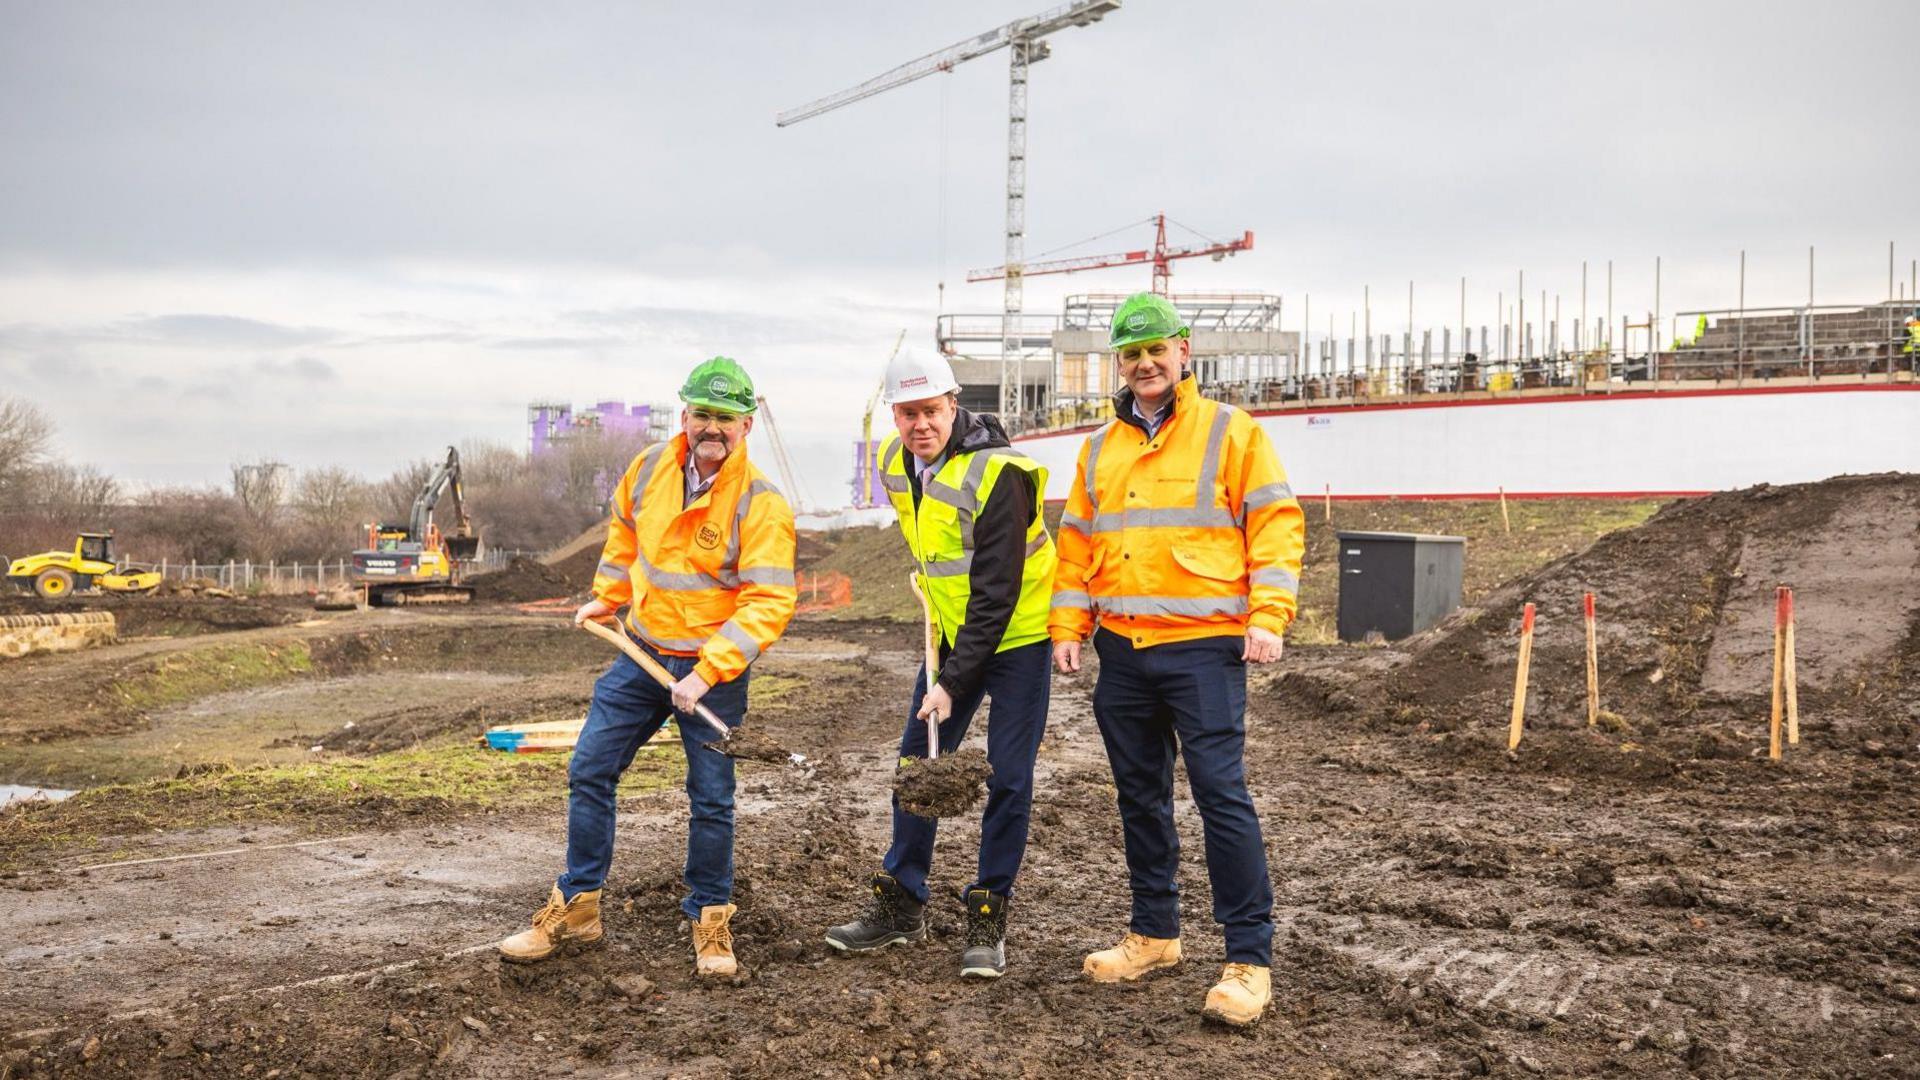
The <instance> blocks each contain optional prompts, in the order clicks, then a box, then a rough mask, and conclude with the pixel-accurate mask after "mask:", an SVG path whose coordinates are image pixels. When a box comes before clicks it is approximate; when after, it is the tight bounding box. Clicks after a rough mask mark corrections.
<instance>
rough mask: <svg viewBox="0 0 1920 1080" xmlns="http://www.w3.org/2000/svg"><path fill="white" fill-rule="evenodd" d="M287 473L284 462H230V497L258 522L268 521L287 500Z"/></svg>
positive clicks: (270, 521)
mask: <svg viewBox="0 0 1920 1080" xmlns="http://www.w3.org/2000/svg"><path fill="white" fill-rule="evenodd" d="M289 475H290V470H288V468H287V466H286V464H285V463H284V462H279V461H267V460H265V459H262V460H260V461H256V462H252V463H249V464H242V463H235V464H234V466H233V497H234V498H235V499H237V500H239V503H240V508H241V509H242V510H244V511H246V514H247V516H248V517H250V518H252V519H253V520H254V521H255V522H258V523H260V524H262V525H270V524H272V523H273V522H274V521H275V520H276V519H277V518H278V517H279V516H280V508H281V507H282V506H283V505H285V503H286V501H287V481H288V478H289Z"/></svg>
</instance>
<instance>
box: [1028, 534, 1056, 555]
mask: <svg viewBox="0 0 1920 1080" xmlns="http://www.w3.org/2000/svg"><path fill="white" fill-rule="evenodd" d="M1052 542H1053V537H1051V536H1048V535H1047V531H1046V530H1045V529H1042V530H1040V535H1039V536H1036V537H1034V538H1033V539H1031V540H1029V541H1027V558H1029V559H1031V558H1033V557H1034V556H1035V555H1038V554H1040V553H1041V552H1042V551H1044V550H1046V547H1047V545H1048V544H1050V543H1052Z"/></svg>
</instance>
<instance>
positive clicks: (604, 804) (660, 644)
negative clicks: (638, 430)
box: [500, 356, 797, 976]
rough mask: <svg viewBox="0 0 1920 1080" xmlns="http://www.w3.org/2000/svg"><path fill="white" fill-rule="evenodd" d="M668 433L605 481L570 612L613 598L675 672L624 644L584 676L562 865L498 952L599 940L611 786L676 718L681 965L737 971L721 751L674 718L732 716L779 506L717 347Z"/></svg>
mask: <svg viewBox="0 0 1920 1080" xmlns="http://www.w3.org/2000/svg"><path fill="white" fill-rule="evenodd" d="M680 400H681V401H683V402H685V403H686V409H685V410H684V411H683V412H682V413H681V425H682V431H681V433H680V434H679V435H677V436H675V437H674V438H673V439H672V440H671V441H669V442H666V443H661V444H656V445H654V446H650V447H648V448H647V449H646V450H644V451H642V452H641V453H640V455H639V456H638V457H636V458H635V459H634V461H633V464H632V465H630V466H628V467H627V472H626V475H625V476H623V477H622V478H621V480H620V486H619V488H618V489H617V490H616V491H615V492H614V497H613V516H612V520H611V522H610V523H609V525H608V528H607V545H606V548H605V549H604V550H603V551H602V552H601V555H600V567H599V570H598V572H597V573H595V575H594V579H593V599H592V600H589V601H588V602H587V603H586V604H585V605H583V606H582V607H581V608H580V610H579V611H578V612H576V613H575V621H576V622H582V621H585V620H587V619H605V618H607V617H609V616H612V615H614V614H615V613H616V612H617V611H618V610H619V609H620V608H622V607H627V608H628V612H627V616H626V628H627V630H628V632H629V633H631V634H632V635H633V636H634V637H635V638H637V639H638V640H639V642H640V644H641V646H642V647H643V648H645V649H646V650H647V651H648V652H649V653H651V654H652V655H653V657H654V659H656V660H658V661H659V662H660V663H661V665H662V666H663V667H665V668H666V669H667V670H668V671H669V672H671V673H672V674H673V676H674V677H675V678H676V679H677V680H678V682H676V683H675V684H674V686H673V688H672V690H671V691H669V690H668V689H667V688H665V687H663V686H661V685H660V684H659V683H657V682H655V681H654V679H653V677H652V676H650V675H648V674H647V673H646V672H645V671H643V670H641V668H640V666H639V665H638V664H636V663H634V662H633V660H632V659H630V658H628V657H627V656H625V655H624V654H623V655H622V656H620V658H619V659H617V660H615V661H614V664H613V667H612V668H611V669H610V670H608V672H607V673H606V674H605V675H603V676H601V677H600V681H599V682H597V683H596V684H594V689H593V705H592V707H591V708H590V709H589V710H588V712H587V722H586V726H585V727H584V728H582V729H581V732H580V738H579V741H578V742H577V743H576V744H575V745H574V750H573V760H572V762H571V764H570V765H569V767H568V770H567V783H568V792H569V794H568V809H567V870H566V873H564V874H562V875H560V879H559V881H557V882H556V883H555V884H554V887H553V892H552V895H551V897H550V898H549V899H548V901H547V905H546V906H545V907H544V908H541V909H540V911H539V912H538V913H537V914H536V915H534V917H533V926H532V927H531V928H530V929H528V930H525V931H523V932H521V933H519V934H516V935H514V936H513V937H510V938H508V939H507V940H505V941H503V942H501V943H500V952H501V955H502V956H503V957H504V958H505V959H508V960H514V961H521V962H527V961H534V960H544V959H546V958H547V957H549V956H552V955H554V953H556V952H558V951H559V950H560V949H561V948H562V947H563V946H565V945H567V944H570V943H582V944H585V943H591V942H595V941H598V940H599V939H600V936H601V928H600V889H601V886H602V885H603V884H604V883H605V881H606V876H607V865H608V863H609V862H610V861H611V860H612V858H613V817H614V813H613V805H614V788H615V786H616V785H617V784H619V782H620V775H621V773H623V772H625V771H626V768H627V766H628V765H630V764H632V763H633V756H634V754H635V752H636V751H638V750H639V748H640V747H642V746H644V745H646V743H647V740H648V739H651V738H652V737H653V735H654V733H655V732H656V731H658V730H660V726H661V725H662V724H664V723H665V722H666V720H667V717H668V716H670V715H673V714H675V713H676V712H677V713H678V714H679V715H680V720H681V722H680V724H679V728H680V741H681V743H682V744H683V745H684V747H685V750H686V755H687V799H688V802H689V804H690V810H691V816H690V820H689V822H688V825H687V864H686V884H687V896H686V898H685V899H683V900H682V901H681V904H680V908H681V911H682V912H683V913H685V915H686V917H687V919H688V921H689V922H690V923H691V926H692V937H693V949H694V968H695V971H696V972H698V973H699V974H701V975H721V976H724V975H732V974H733V973H734V972H735V971H737V970H738V963H737V961H736V960H735V958H734V955H733V935H732V931H731V929H730V927H729V921H730V920H731V919H732V917H733V913H734V910H735V907H734V905H733V904H732V903H731V902H730V901H731V898H732V892H733V759H732V758H729V757H727V756H725V755H724V754H718V753H714V752H713V751H711V750H707V749H704V748H703V744H705V743H707V742H709V741H711V740H713V739H715V738H717V737H718V736H717V733H715V732H714V731H713V730H712V729H711V728H709V727H708V726H707V725H706V724H704V723H701V722H700V721H698V720H693V719H690V718H689V716H688V715H687V714H688V713H690V712H691V710H692V709H693V707H694V706H695V705H696V704H704V705H706V706H707V707H708V708H709V709H712V710H713V712H714V713H715V714H716V715H718V716H719V717H720V719H722V720H724V721H725V722H726V723H727V724H728V725H729V726H737V725H738V724H739V723H740V722H741V720H743V719H744V718H745V716H746V710H747V682H748V670H749V667H750V665H752V663H753V661H754V658H755V657H757V656H759V655H760V653H761V652H762V651H763V650H765V649H766V648H767V647H768V646H770V645H772V644H773V643H774V641H775V640H776V639H778V638H779V637H780V634H781V633H782V632H783V631H784V630H786V628H787V622H788V620H789V619H791V618H792V617H793V608H794V604H795V602H796V600H797V593H796V592H795V589H794V580H793V548H794V537H793V511H792V510H791V509H790V508H789V507H788V506H787V501H786V500H785V499H784V498H782V497H781V496H780V492H779V491H777V490H775V489H774V487H773V485H772V484H770V483H768V482H767V478H766V477H764V476H762V475H761V474H760V470H759V469H756V468H754V467H753V465H752V463H751V462H749V461H748V460H747V445H746V444H747V432H749V431H751V430H752V429H753V413H754V411H755V407H756V405H757V401H756V399H755V398H754V393H753V383H752V381H751V380H750V379H749V378H748V377H747V373H746V372H745V371H744V370H742V369H741V367H740V365H739V364H736V363H734V362H733V361H732V360H729V359H727V358H726V357H724V356H719V357H715V358H713V359H712V360H709V361H707V362H705V363H703V364H701V365H700V366H698V367H696V368H694V370H693V374H692V375H690V376H689V377H688V379H687V382H686V385H685V386H684V387H683V388H682V389H681V391H680Z"/></svg>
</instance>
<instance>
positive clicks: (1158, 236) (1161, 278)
mask: <svg viewBox="0 0 1920 1080" xmlns="http://www.w3.org/2000/svg"><path fill="white" fill-rule="evenodd" d="M1147 220H1148V221H1151V222H1153V223H1154V236H1153V247H1152V249H1150V250H1147V249H1143V250H1140V251H1122V252H1117V253H1115V254H1112V255H1083V256H1080V257H1077V258H1072V259H1052V260H1049V261H1047V262H1033V263H1028V264H1026V265H1025V266H1023V267H1021V268H1020V272H1021V273H1022V274H1023V275H1025V276H1026V277H1038V276H1039V275H1041V274H1071V273H1073V272H1075V271H1077V270H1103V269H1105V268H1107V267H1109V266H1137V265H1139V264H1140V263H1152V264H1153V291H1154V292H1156V293H1159V294H1160V295H1161V296H1165V295H1167V284H1168V278H1170V277H1172V276H1173V266H1172V265H1171V264H1172V262H1173V260H1175V259H1196V258H1199V257H1201V256H1203V255H1205V256H1211V257H1212V259H1213V261H1214V262H1219V261H1220V260H1221V259H1224V258H1226V257H1227V256H1229V255H1233V254H1236V253H1238V252H1242V251H1252V250H1253V230H1251V229H1249V230H1247V231H1246V232H1245V233H1244V234H1242V236H1241V237H1240V239H1238V240H1228V241H1226V242H1224V243H1214V244H1208V245H1206V246H1205V247H1168V246H1167V215H1165V214H1155V215H1154V216H1152V217H1150V218H1148V219H1147ZM1182 228H1185V226H1182ZM1006 275H1007V268H1006V267H1004V266H996V267H993V268H992V269H990V270H969V271H967V280H968V281H993V280H995V279H996V278H1002V277H1005V276H1006Z"/></svg>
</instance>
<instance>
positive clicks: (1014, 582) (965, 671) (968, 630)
mask: <svg viewBox="0 0 1920 1080" xmlns="http://www.w3.org/2000/svg"><path fill="white" fill-rule="evenodd" d="M1033 497H1034V491H1033V480H1032V478H1031V477H1029V476H1028V475H1027V474H1026V473H1025V472H1022V471H1021V470H1019V469H1015V468H1007V469H1005V470H1003V471H1002V472H1001V473H1000V482H999V483H997V484H995V485H993V491H992V493H990V494H989V495H988V496H987V504H986V505H985V506H982V507H981V508H980V513H979V516H977V517H975V518H974V520H973V568H972V569H971V570H969V571H968V572H967V587H968V594H967V614H966V621H965V622H963V623H962V624H961V625H960V633H959V634H958V635H956V636H955V638H954V642H953V651H952V652H951V653H950V654H949V655H948V656H947V658H946V659H945V660H944V661H943V662H942V663H941V665H940V680H939V681H940V685H941V686H944V687H946V688H947V693H948V694H950V695H952V696H953V699H954V700H955V701H958V700H960V699H961V698H962V697H965V696H966V695H967V694H968V693H971V692H972V691H974V690H977V689H979V687H980V680H981V679H982V678H984V677H985V675H986V670H987V661H989V660H991V659H993V654H994V651H995V650H996V649H998V648H999V647H1000V639H1001V638H1003V637H1005V636H1006V634H1007V624H1008V623H1011V622H1012V621H1013V609H1014V606H1015V604H1016V603H1017V602H1018V601H1019V599H1020V578H1021V575H1022V573H1023V572H1024V571H1025V569H1026V565H1027V530H1028V529H1029V528H1031V527H1032V525H1033Z"/></svg>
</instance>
